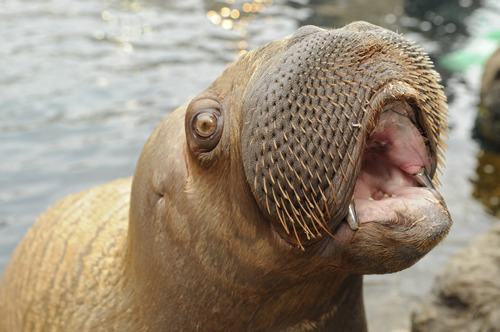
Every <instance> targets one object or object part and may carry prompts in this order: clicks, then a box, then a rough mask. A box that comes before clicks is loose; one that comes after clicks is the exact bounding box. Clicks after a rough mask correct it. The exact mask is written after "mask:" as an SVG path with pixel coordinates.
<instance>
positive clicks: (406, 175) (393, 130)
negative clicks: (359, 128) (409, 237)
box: [348, 110, 434, 230]
mask: <svg viewBox="0 0 500 332" xmlns="http://www.w3.org/2000/svg"><path fill="white" fill-rule="evenodd" d="M399 112H401V111H399ZM425 169H428V170H430V169H431V165H430V160H429V156H428V152H427V147H426V144H425V142H424V138H423V136H422V134H421V133H420V130H419V129H418V128H417V127H416V126H415V125H414V124H413V122H412V121H411V119H410V115H409V114H407V113H406V112H404V111H403V112H401V113H398V111H394V110H388V111H385V112H384V113H382V114H381V116H380V120H379V122H378V125H377V126H376V128H375V129H374V130H373V132H372V134H371V135H370V138H369V140H368V142H367V147H366V151H365V152H364V155H363V163H362V167H361V172H360V174H359V176H358V180H357V182H356V186H355V188H354V200H353V202H354V203H353V205H351V209H350V210H351V212H350V214H349V215H350V216H351V217H350V219H349V218H348V221H349V224H350V226H351V229H353V230H355V229H356V228H357V225H356V222H359V223H363V222H368V221H384V220H388V219H391V220H394V219H397V220H399V221H401V219H406V217H405V215H406V214H407V213H408V212H409V211H410V210H413V211H417V210H421V209H420V208H421V207H422V206H421V205H422V204H424V203H426V202H427V203H429V199H431V198H432V197H433V196H434V194H432V193H429V191H428V190H427V189H426V188H421V187H419V185H420V184H422V183H424V182H422V181H421V180H420V179H423V178H424V175H423V170H425ZM419 172H420V173H419ZM417 174H419V175H417ZM424 205H425V204H424ZM354 206H355V210H354ZM412 206H413V207H414V208H415V209H413V208H412ZM417 206H419V207H420V208H417ZM353 211H355V213H356V214H357V218H358V220H356V219H355V218H356V217H355V215H354V213H353ZM395 214H396V215H395ZM391 216H392V217H391ZM414 218H415V216H412V219H414ZM417 219H418V218H417Z"/></svg>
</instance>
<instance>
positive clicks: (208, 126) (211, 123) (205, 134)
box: [192, 111, 218, 139]
mask: <svg viewBox="0 0 500 332" xmlns="http://www.w3.org/2000/svg"><path fill="white" fill-rule="evenodd" d="M217 120H218V119H217V116H216V115H215V114H213V113H211V112H210V111H201V112H199V113H198V114H196V115H195V116H194V117H193V123H192V129H193V132H194V133H195V134H196V135H197V136H198V137H199V138H201V139H208V138H210V136H212V135H213V134H214V133H215V132H216V131H217Z"/></svg>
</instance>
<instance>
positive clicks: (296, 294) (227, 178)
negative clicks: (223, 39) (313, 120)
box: [0, 23, 444, 331]
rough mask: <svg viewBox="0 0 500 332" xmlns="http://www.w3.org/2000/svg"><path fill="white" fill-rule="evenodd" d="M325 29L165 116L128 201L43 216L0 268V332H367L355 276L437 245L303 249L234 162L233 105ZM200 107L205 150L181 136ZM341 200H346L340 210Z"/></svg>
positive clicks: (86, 204) (107, 195)
mask: <svg viewBox="0 0 500 332" xmlns="http://www.w3.org/2000/svg"><path fill="white" fill-rule="evenodd" d="M350 28H351V29H352V30H356V29H357V28H359V29H360V30H361V31H362V30H364V29H372V28H374V27H373V26H371V25H365V24H364V23H357V24H354V25H351V26H350ZM322 31H324V30H318V29H316V28H312V27H307V28H304V29H302V30H299V32H297V33H296V34H295V35H294V36H291V37H287V38H284V39H281V40H278V41H276V42H273V43H270V44H267V45H265V46H263V47H261V48H258V49H257V50H255V51H253V52H250V53H248V54H247V55H245V56H242V57H241V58H240V59H239V60H238V61H236V62H235V63H234V64H232V65H230V66H229V67H228V68H227V69H226V71H224V73H222V75H221V76H220V77H219V78H218V79H217V80H216V81H215V82H214V83H213V84H212V86H210V87H209V88H208V89H207V90H205V91H204V92H202V93H201V94H200V95H199V96H197V97H196V98H195V99H194V100H193V101H192V102H191V103H190V104H186V105H183V106H181V107H179V108H178V109H177V110H175V111H174V112H173V113H171V114H170V115H169V116H167V117H166V118H165V120H164V121H163V122H162V123H161V124H160V125H159V126H158V127H157V128H156V130H155V131H154V132H153V134H152V135H151V137H150V138H149V140H148V142H147V144H146V146H145V148H144V150H143V152H142V154H141V157H140V159H139V162H138V164H137V168H136V171H135V174H134V178H133V181H132V185H131V189H130V184H131V180H130V179H124V180H117V181H115V182H112V183H109V184H105V185H102V186H99V187H95V188H92V189H90V190H88V191H85V192H82V193H79V194H75V195H71V196H69V197H68V198H66V199H64V200H63V201H61V202H59V203H58V204H57V205H56V206H54V207H52V208H51V209H49V210H48V211H47V212H46V213H45V214H43V215H42V216H41V217H40V218H39V219H38V220H37V222H36V224H35V226H34V227H33V228H32V229H30V231H29V232H28V234H27V235H26V237H25V238H24V240H23V241H22V243H21V244H20V245H19V247H18V248H17V250H16V251H15V253H14V255H13V257H12V259H11V261H10V263H9V264H8V266H7V268H6V270H5V274H4V276H3V279H2V283H1V285H0V330H1V331H28V330H29V331H42V330H51V331H84V330H85V331H111V330H120V331H162V330H172V331H177V330H235V331H237V330H269V331H276V330H285V329H286V330H290V331H292V330H293V331H309V330H329V331H333V330H334V331H366V329H367V326H366V320H365V314H364V307H363V299H362V276H361V274H360V273H386V272H394V271H397V270H400V269H403V268H406V267H408V266H410V265H412V264H414V263H415V262H416V261H417V260H418V259H419V258H420V257H421V256H423V255H424V254H425V253H426V252H427V251H429V250H430V249H431V248H432V247H433V246H434V245H435V244H436V243H437V242H439V240H436V241H431V242H425V241H424V239H425V237H426V235H425V234H419V233H418V232H425V231H426V230H418V229H417V230H415V232H416V233H415V234H413V233H412V232H413V230H409V234H407V235H405V236H408V239H406V238H395V237H397V236H398V235H397V234H396V233H391V231H387V230H384V229H382V228H380V229H377V227H380V226H377V225H375V224H374V225H371V224H370V225H367V226H366V227H368V228H367V229H368V230H370V227H371V228H373V231H370V232H365V233H363V232H362V231H361V229H360V231H359V233H357V234H358V235H357V236H358V237H356V236H353V237H352V238H350V239H351V240H349V241H351V243H350V244H349V243H347V244H346V243H342V244H341V246H340V245H339V246H335V245H331V241H335V239H333V238H331V237H330V236H325V237H323V239H324V241H319V242H315V243H313V244H311V245H310V246H306V248H305V250H301V249H299V248H297V246H294V245H291V241H289V239H287V238H286V237H285V236H284V235H283V234H281V233H280V232H277V231H276V229H275V228H274V226H272V223H271V222H270V221H269V220H268V219H267V216H266V215H264V214H263V212H262V211H261V209H260V208H259V205H258V202H257V201H256V199H255V198H254V195H253V193H252V190H251V186H250V185H249V184H248V182H247V179H246V176H245V171H244V167H243V164H242V152H241V151H242V146H243V145H244V144H248V142H242V141H240V140H241V139H240V137H241V128H242V126H243V125H244V124H243V123H242V117H243V115H244V112H245V111H246V110H244V109H242V103H243V102H244V100H245V96H246V93H248V91H246V86H247V84H248V82H249V80H251V79H252V75H253V73H254V72H255V71H256V70H258V69H259V66H261V64H262V63H264V62H265V61H266V60H267V59H269V58H272V57H279V56H280V54H282V53H284V52H286V49H287V47H288V45H289V43H292V42H293V43H296V42H300V41H301V39H302V38H303V37H304V36H307V35H308V34H313V33H322ZM264 79H265V78H264ZM207 98H208V99H207ZM207 100H208V101H207ZM206 103H208V105H209V106H210V105H211V103H216V104H218V105H220V110H221V118H222V120H223V130H222V134H221V137H220V141H219V142H218V144H217V145H216V146H215V148H213V150H211V151H208V152H207V151H205V150H204V146H203V144H199V142H197V141H196V140H194V139H193V137H192V136H190V134H189V127H188V126H185V119H190V117H191V116H192V114H193V113H194V112H196V111H197V110H198V109H200V108H203V107H206V105H205V104H206ZM186 129H187V132H186ZM433 163H434V164H433V170H432V172H433V171H434V169H435V167H436V165H435V160H434V162H433ZM356 171H359V168H354V170H353V173H352V174H353V176H354V177H355V174H356V173H355V172H356ZM352 185H353V184H351V186H352ZM130 194H131V198H130V201H129V195H130ZM350 195H352V188H350V189H349V191H348V192H347V193H346V195H345V196H346V197H340V199H341V200H342V201H343V202H345V201H348V200H350V197H351V196H350ZM129 204H130V205H129ZM347 204H348V203H346V204H345V203H343V204H342V206H343V207H342V208H343V209H345V208H346V207H347ZM341 231H342V230H341ZM363 234H365V235H363ZM367 234H368V235H367ZM370 234H371V235H370ZM367 236H368V237H367ZM370 236H371V237H372V238H370ZM443 236H444V235H443ZM391 237H393V238H391ZM365 238H367V239H368V240H367V242H366V243H365V244H363V241H364V239H365ZM325 241H328V242H325ZM376 241H379V242H380V243H383V244H384V245H376V243H377V242H376ZM393 242H394V243H396V244H394V245H393V244H392V243H393ZM325 243H328V244H329V246H328V248H329V249H328V250H322V249H321V248H323V247H322V246H324V245H325ZM374 243H375V245H374ZM385 243H387V244H388V245H387V247H385ZM415 243H416V244H415ZM391 245H392V247H391ZM349 246H352V248H354V250H355V252H354V251H352V250H350V249H349ZM398 251H399V253H398ZM395 252H396V253H395Z"/></svg>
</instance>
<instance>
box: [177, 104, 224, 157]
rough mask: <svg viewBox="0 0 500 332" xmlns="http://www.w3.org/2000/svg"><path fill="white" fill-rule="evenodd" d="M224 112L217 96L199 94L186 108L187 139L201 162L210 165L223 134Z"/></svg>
mask: <svg viewBox="0 0 500 332" xmlns="http://www.w3.org/2000/svg"><path fill="white" fill-rule="evenodd" d="M223 124H224V121H223V113H222V107H221V104H220V102H219V101H218V100H217V98H214V97H211V96H209V97H206V96H203V95H202V96H199V97H196V98H195V99H193V101H191V103H190V104H189V106H188V108H187V110H186V118H185V130H186V140H187V143H188V147H189V150H190V152H191V154H192V155H193V157H195V158H196V159H198V161H199V162H200V164H203V165H208V164H209V163H210V160H212V159H213V158H212V157H211V156H210V154H211V153H210V152H212V150H214V149H215V147H216V146H217V144H218V143H219V141H220V139H221V136H222V129H223V127H224V126H223Z"/></svg>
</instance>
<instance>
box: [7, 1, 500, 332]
mask: <svg viewBox="0 0 500 332" xmlns="http://www.w3.org/2000/svg"><path fill="white" fill-rule="evenodd" d="M416 3H417V2H416V1H415V2H413V1H403V0H388V1H383V2H382V1H381V2H379V3H377V5H373V1H368V0H357V1H347V0H337V1H313V0H311V1H307V0H295V1H284V0H282V1H277V0H276V1H271V0H267V1H264V0H262V1H257V0H255V1H254V2H253V4H250V7H248V5H247V7H246V9H248V11H246V10H245V3H244V1H238V0H233V1H229V0H228V1H226V2H223V1H215V0H214V1H201V0H189V1H168V0H167V1H160V0H143V1H128V0H116V1H113V0H107V1H104V0H88V1H74V0H3V1H2V2H1V3H0V31H2V33H1V34H0V45H1V47H0V60H1V61H0V271H2V270H3V268H4V266H5V264H6V262H7V260H8V257H9V256H10V254H11V253H12V251H13V249H14V247H15V245H16V244H17V243H18V242H19V241H20V239H21V238H22V236H23V234H24V233H25V232H26V230H27V229H28V228H29V227H30V226H31V225H32V224H33V222H34V220H35V218H36V216H37V215H39V214H40V213H41V212H43V211H44V210H45V209H46V208H47V207H48V206H50V205H53V204H54V203H55V202H56V201H57V200H59V199H61V198H63V197H64V196H66V195H68V194H69V193H72V192H76V191H80V190H82V189H86V188H89V187H91V186H94V185H97V184H100V183H103V182H107V181H110V180H113V179H115V178H117V177H127V176H130V175H131V174H132V172H133V170H134V166H135V162H136V160H137V158H138V155H139V153H140V150H141V148H142V146H143V144H144V143H145V141H146V139H147V137H148V136H149V134H150V133H151V131H152V130H153V128H154V127H155V126H156V125H157V124H158V123H159V122H160V121H161V119H162V118H163V117H164V116H165V115H167V114H168V113H169V112H170V111H172V110H173V109H174V108H176V107H177V106H179V105H180V104H182V103H183V102H185V101H188V100H189V98H191V97H193V96H195V95H196V94H197V93H198V92H200V91H202V90H203V89H204V88H206V87H207V86H208V85H209V84H210V83H211V82H212V81H213V79H214V78H215V77H216V76H217V75H218V74H219V73H220V72H221V71H222V70H223V68H224V67H225V65H226V64H227V63H228V62H230V61H232V60H233V59H235V58H236V57H237V55H238V54H239V53H241V52H244V51H245V50H248V49H252V48H254V47H255V46H257V45H260V44H262V43H265V42H267V41H270V40H274V39H277V38H280V37H283V36H286V35H289V34H291V33H293V32H294V31H295V30H296V29H297V28H298V27H299V26H301V25H304V24H316V25H321V26H326V27H340V26H343V25H345V24H346V23H348V22H350V21H353V20H359V19H363V20H367V21H371V22H372V23H376V24H379V25H383V26H385V27H388V28H391V29H393V30H398V31H400V32H404V33H405V34H406V35H407V37H408V38H410V39H412V40H415V41H417V42H418V43H420V44H421V45H422V46H423V47H424V49H425V50H426V51H428V52H430V53H431V55H432V56H433V59H434V60H435V61H436V63H437V64H438V65H439V64H440V63H441V60H443V66H439V67H438V70H439V71H440V72H441V73H442V74H443V78H445V79H446V80H445V84H446V91H447V94H448V95H450V96H451V97H452V98H451V100H450V111H451V119H450V123H451V126H452V130H451V132H450V140H449V142H448V143H449V145H450V149H449V152H448V153H447V168H446V170H445V171H444V174H443V176H442V177H441V179H442V182H443V187H442V189H441V192H442V194H443V196H444V197H445V198H446V200H447V203H448V205H449V208H450V211H451V213H452V216H453V218H454V221H455V225H454V227H453V229H452V232H451V233H450V236H449V237H448V238H447V239H446V240H445V242H444V243H443V244H442V245H440V246H439V247H438V248H437V249H435V250H434V251H432V252H431V253H430V254H429V255H428V256H427V257H425V258H424V259H423V260H422V261H421V262H419V263H418V264H417V265H415V266H414V267H412V268H410V269H408V270H406V271H403V272H401V273H397V274H393V275H384V276H370V277H367V278H366V285H367V287H366V290H365V293H366V298H367V299H366V304H367V311H368V318H369V325H370V328H371V330H372V331H399V330H407V329H408V327H409V312H410V311H411V309H412V308H413V307H414V305H415V303H416V302H417V301H418V299H419V298H420V297H421V296H422V295H423V294H425V293H426V292H427V291H428V290H429V288H430V284H431V282H432V275H433V273H434V272H435V271H437V269H439V266H441V265H442V264H443V263H444V262H445V261H446V260H447V259H448V258H449V256H450V255H451V254H453V253H455V252H456V251H457V250H459V249H460V248H461V247H463V246H464V245H465V243H466V242H467V241H468V240H469V239H470V238H471V237H472V236H474V235H475V234H478V233H480V232H482V231H485V230H486V229H487V228H488V227H489V226H490V225H491V223H492V222H494V220H495V219H494V218H493V217H492V216H491V215H490V214H488V213H487V212H486V211H485V208H484V207H483V205H481V203H480V202H478V201H476V200H474V199H473V198H472V196H471V193H472V192H473V191H474V184H476V186H477V183H480V181H478V177H479V176H480V174H481V172H477V173H476V169H478V170H481V169H482V167H483V166H481V164H479V165H478V162H477V160H476V156H478V155H482V154H481V151H480V148H479V146H478V145H477V144H476V143H475V142H474V141H473V140H472V139H471V135H470V131H471V128H472V125H473V119H474V115H475V111H476V104H477V102H478V98H477V92H478V88H479V76H480V65H481V62H482V61H483V59H484V58H485V57H486V56H487V54H489V53H491V51H492V50H493V48H494V47H495V44H494V42H492V41H491V38H489V37H488V36H489V35H491V32H493V35H494V32H495V31H499V30H500V27H499V25H498V22H499V19H498V17H499V8H498V5H497V4H495V3H494V1H485V2H484V3H483V4H482V5H480V4H478V2H477V1H473V0H460V1H442V2H436V1H419V5H417V4H416ZM225 7H227V9H225ZM227 10H229V12H228V11H227ZM234 10H237V12H236V11H234ZM485 36H486V37H485ZM468 47H470V49H469V53H471V54H472V55H471V54H461V53H460V52H458V51H459V50H460V49H464V50H466V51H467V50H468ZM457 52H458V53H457ZM446 54H448V56H444V55H446ZM467 55H470V59H471V60H469V61H467V60H464V58H465V59H467V58H466V57H467ZM486 166H488V165H486ZM486 166H485V167H486ZM490 166H491V165H490ZM485 169H486V168H485ZM488 169H490V170H491V167H490V168H488ZM493 172H498V170H493ZM489 174H491V172H489ZM489 184H490V185H491V182H490V183H489ZM476 191H477V188H476Z"/></svg>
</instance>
